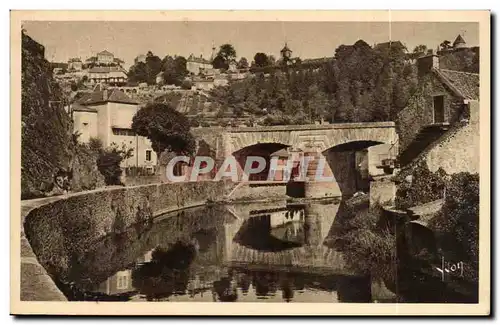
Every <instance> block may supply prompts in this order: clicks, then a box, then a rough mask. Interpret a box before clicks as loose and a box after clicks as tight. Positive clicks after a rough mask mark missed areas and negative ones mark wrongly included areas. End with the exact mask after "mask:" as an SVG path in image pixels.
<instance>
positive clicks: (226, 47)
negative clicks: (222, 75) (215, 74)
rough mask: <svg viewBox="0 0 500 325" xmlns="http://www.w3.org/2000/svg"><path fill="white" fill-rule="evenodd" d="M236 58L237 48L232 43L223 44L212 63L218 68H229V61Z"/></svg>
mask: <svg viewBox="0 0 500 325" xmlns="http://www.w3.org/2000/svg"><path fill="white" fill-rule="evenodd" d="M235 58H236V50H235V49H234V47H233V46H232V45H231V44H223V45H221V46H220V48H219V52H217V55H216V56H215V58H214V60H213V61H212V64H213V66H214V68H216V69H222V70H227V69H228V68H229V63H230V62H231V61H233V60H234V59H235Z"/></svg>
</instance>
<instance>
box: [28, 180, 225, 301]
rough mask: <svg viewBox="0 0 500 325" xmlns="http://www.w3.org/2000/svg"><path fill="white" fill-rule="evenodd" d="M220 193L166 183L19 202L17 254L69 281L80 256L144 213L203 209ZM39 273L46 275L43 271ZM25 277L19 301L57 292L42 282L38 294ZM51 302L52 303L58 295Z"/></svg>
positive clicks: (217, 186) (214, 185)
mask: <svg viewBox="0 0 500 325" xmlns="http://www.w3.org/2000/svg"><path fill="white" fill-rule="evenodd" d="M225 191H226V185H225V184H224V183H223V182H211V181H207V182H190V183H182V184H181V183H169V184H154V185H145V186H136V187H120V188H107V189H103V190H96V191H89V192H84V193H76V194H73V195H69V196H65V197H58V198H57V199H56V198H50V200H45V201H43V200H42V201H40V202H41V203H40V206H36V204H33V202H31V203H30V202H29V201H28V202H23V203H22V206H24V208H23V211H24V216H23V221H24V222H23V229H22V236H21V244H22V253H21V254H22V255H23V256H24V255H26V256H29V257H30V258H31V259H32V260H31V263H32V264H33V265H38V262H39V264H41V265H42V266H43V268H44V269H45V271H46V272H47V273H48V274H49V275H51V276H54V275H56V274H57V275H58V276H59V277H60V278H61V279H64V278H68V277H69V276H70V275H69V274H67V270H68V269H69V268H68V266H69V265H70V264H73V263H75V262H76V263H78V262H79V261H78V258H79V257H81V256H82V255H83V252H85V251H87V250H89V249H90V248H91V247H92V246H94V245H96V244H97V243H98V242H99V240H100V239H101V238H102V237H103V236H105V235H107V234H109V233H111V232H113V231H115V232H116V231H118V232H119V231H123V230H125V228H127V227H128V226H130V225H132V224H134V223H136V222H137V221H138V220H139V219H140V218H143V217H144V213H143V211H151V212H152V214H153V215H155V216H156V215H160V214H163V213H165V212H168V211H173V210H176V209H181V208H186V207H192V206H196V205H202V204H204V203H206V202H207V201H210V200H211V201H216V200H220V199H221V198H223V196H224V193H225ZM47 201H49V202H48V203H47ZM30 204H31V205H35V207H34V208H32V209H31V210H30V209H28V208H27V206H29V205H30ZM26 239H27V240H26ZM33 252H34V254H33ZM38 271H39V273H40V272H41V273H45V271H43V269H42V270H38ZM24 273H26V272H23V271H22V272H21V282H22V283H21V300H41V299H39V297H38V296H43V295H44V293H43V292H42V291H44V290H45V291H46V290H48V289H50V290H55V291H57V288H55V285H54V286H53V287H54V288H50V283H48V282H50V281H48V280H47V279H44V280H43V282H44V283H45V284H46V285H45V287H44V288H39V289H40V290H39V291H40V292H39V293H37V290H34V288H35V286H36V283H30V282H33V281H34V278H33V277H32V276H30V275H29V274H28V273H29V272H28V273H26V274H24ZM47 284H48V285H47ZM23 288H25V290H23ZM29 290H30V291H31V292H28V291H29ZM51 297H52V298H54V299H57V298H58V295H53V296H51ZM42 300H43V299H42ZM57 300H60V299H57Z"/></svg>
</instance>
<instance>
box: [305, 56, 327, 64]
mask: <svg viewBox="0 0 500 325" xmlns="http://www.w3.org/2000/svg"><path fill="white" fill-rule="evenodd" d="M333 60H334V58H333V57H326V58H316V59H305V60H303V61H302V64H323V63H328V62H331V61H333Z"/></svg>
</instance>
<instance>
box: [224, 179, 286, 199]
mask: <svg viewBox="0 0 500 325" xmlns="http://www.w3.org/2000/svg"><path fill="white" fill-rule="evenodd" d="M284 197H286V183H275V184H262V185H261V184H259V185H257V184H252V185H250V184H242V185H239V186H238V185H237V186H236V187H235V189H234V192H232V193H231V195H230V196H229V197H228V198H229V199H230V200H232V201H234V200H249V201H251V200H265V199H274V198H284Z"/></svg>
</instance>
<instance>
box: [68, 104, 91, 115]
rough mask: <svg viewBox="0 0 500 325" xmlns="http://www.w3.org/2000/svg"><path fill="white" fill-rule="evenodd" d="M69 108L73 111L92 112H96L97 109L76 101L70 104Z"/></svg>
mask: <svg viewBox="0 0 500 325" xmlns="http://www.w3.org/2000/svg"><path fill="white" fill-rule="evenodd" d="M71 109H72V110H73V111H74V112H92V113H97V109H95V108H94V107H87V106H83V105H82V104H80V103H78V102H76V103H73V104H71Z"/></svg>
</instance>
